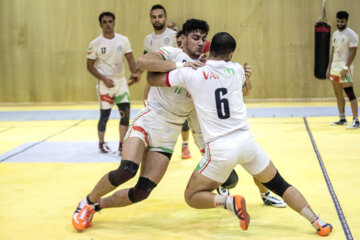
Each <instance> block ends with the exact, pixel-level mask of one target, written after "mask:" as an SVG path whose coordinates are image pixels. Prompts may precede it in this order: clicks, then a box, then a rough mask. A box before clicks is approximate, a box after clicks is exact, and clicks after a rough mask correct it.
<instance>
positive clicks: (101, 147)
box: [99, 142, 112, 153]
mask: <svg viewBox="0 0 360 240" xmlns="http://www.w3.org/2000/svg"><path fill="white" fill-rule="evenodd" d="M99 150H100V152H102V153H111V152H112V151H111V148H110V147H109V146H108V145H107V143H106V142H102V143H101V142H99Z"/></svg>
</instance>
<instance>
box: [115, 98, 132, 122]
mask: <svg viewBox="0 0 360 240" xmlns="http://www.w3.org/2000/svg"><path fill="white" fill-rule="evenodd" d="M116 105H117V106H118V108H119V112H120V125H124V126H129V119H130V103H119V104H116Z"/></svg>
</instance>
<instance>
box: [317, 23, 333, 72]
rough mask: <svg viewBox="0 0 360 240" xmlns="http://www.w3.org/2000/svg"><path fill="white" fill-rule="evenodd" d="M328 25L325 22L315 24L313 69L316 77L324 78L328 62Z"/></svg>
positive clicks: (329, 29)
mask: <svg viewBox="0 0 360 240" xmlns="http://www.w3.org/2000/svg"><path fill="white" fill-rule="evenodd" d="M330 32H331V28H330V25H329V24H327V23H325V22H317V23H316V24H315V70H314V74H315V77H316V78H319V79H326V69H327V67H328V64H329V50H330Z"/></svg>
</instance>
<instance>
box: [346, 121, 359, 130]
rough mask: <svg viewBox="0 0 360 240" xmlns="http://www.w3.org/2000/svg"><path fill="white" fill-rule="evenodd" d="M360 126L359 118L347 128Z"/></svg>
mask: <svg viewBox="0 0 360 240" xmlns="http://www.w3.org/2000/svg"><path fill="white" fill-rule="evenodd" d="M357 128H360V123H359V120H355V119H354V120H353V122H352V124H351V125H349V126H347V127H346V129H357Z"/></svg>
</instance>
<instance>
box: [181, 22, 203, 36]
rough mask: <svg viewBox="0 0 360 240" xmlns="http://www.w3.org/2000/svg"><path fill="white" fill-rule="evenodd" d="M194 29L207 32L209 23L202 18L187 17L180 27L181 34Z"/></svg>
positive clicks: (186, 33)
mask: <svg viewBox="0 0 360 240" xmlns="http://www.w3.org/2000/svg"><path fill="white" fill-rule="evenodd" d="M196 30H200V32H204V33H206V35H207V34H208V32H209V25H208V24H207V22H205V21H204V20H199V19H194V18H192V19H188V20H187V21H186V22H185V23H184V24H183V27H182V31H183V34H184V35H185V36H187V35H188V34H189V33H190V32H194V31H196Z"/></svg>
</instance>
